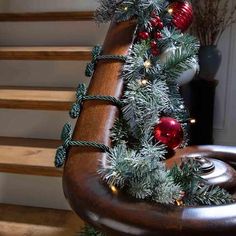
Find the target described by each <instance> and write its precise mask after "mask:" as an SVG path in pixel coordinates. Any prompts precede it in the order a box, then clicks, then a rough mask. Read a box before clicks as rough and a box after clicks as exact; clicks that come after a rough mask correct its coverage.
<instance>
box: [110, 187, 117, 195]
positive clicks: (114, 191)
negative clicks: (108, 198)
mask: <svg viewBox="0 0 236 236" xmlns="http://www.w3.org/2000/svg"><path fill="white" fill-rule="evenodd" d="M110 188H111V191H112V192H113V193H114V194H116V193H117V192H118V190H117V188H116V187H115V186H114V185H111V186H110Z"/></svg>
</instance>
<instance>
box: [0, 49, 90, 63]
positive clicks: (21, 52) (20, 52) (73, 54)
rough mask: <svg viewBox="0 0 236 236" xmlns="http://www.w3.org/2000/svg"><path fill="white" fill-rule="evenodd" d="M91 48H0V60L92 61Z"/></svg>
mask: <svg viewBox="0 0 236 236" xmlns="http://www.w3.org/2000/svg"><path fill="white" fill-rule="evenodd" d="M91 50H92V48H91V47H82V46H32V47H29V46H28V47H25V46H24V47H23V46H19V47H16V46H14V47H0V60H78V61H88V60H91Z"/></svg>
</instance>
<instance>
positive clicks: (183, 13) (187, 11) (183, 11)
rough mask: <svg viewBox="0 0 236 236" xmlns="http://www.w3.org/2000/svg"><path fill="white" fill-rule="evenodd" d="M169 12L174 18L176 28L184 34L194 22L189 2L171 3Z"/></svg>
mask: <svg viewBox="0 0 236 236" xmlns="http://www.w3.org/2000/svg"><path fill="white" fill-rule="evenodd" d="M168 12H169V13H170V14H171V16H172V17H173V19H172V22H173V24H174V25H175V27H176V28H178V29H179V30H181V31H182V32H184V31H186V30H187V29H188V28H189V26H190V25H191V23H192V21H193V8H192V5H191V3H190V2H189V1H182V2H180V1H179V2H173V3H171V4H170V5H169V7H168Z"/></svg>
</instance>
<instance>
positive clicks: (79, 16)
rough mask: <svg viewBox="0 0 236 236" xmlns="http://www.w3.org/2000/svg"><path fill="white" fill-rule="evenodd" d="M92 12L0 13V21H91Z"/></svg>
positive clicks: (92, 17)
mask: <svg viewBox="0 0 236 236" xmlns="http://www.w3.org/2000/svg"><path fill="white" fill-rule="evenodd" d="M93 19H94V12H93V11H79V12H78V11H70V12H15V13H14V12H13V13H12V12H11V13H0V21H3V22H4V21H8V22H13V21H91V20H93Z"/></svg>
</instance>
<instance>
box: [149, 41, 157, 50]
mask: <svg viewBox="0 0 236 236" xmlns="http://www.w3.org/2000/svg"><path fill="white" fill-rule="evenodd" d="M150 45H151V48H154V49H155V48H157V41H155V40H153V41H151V44H150Z"/></svg>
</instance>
